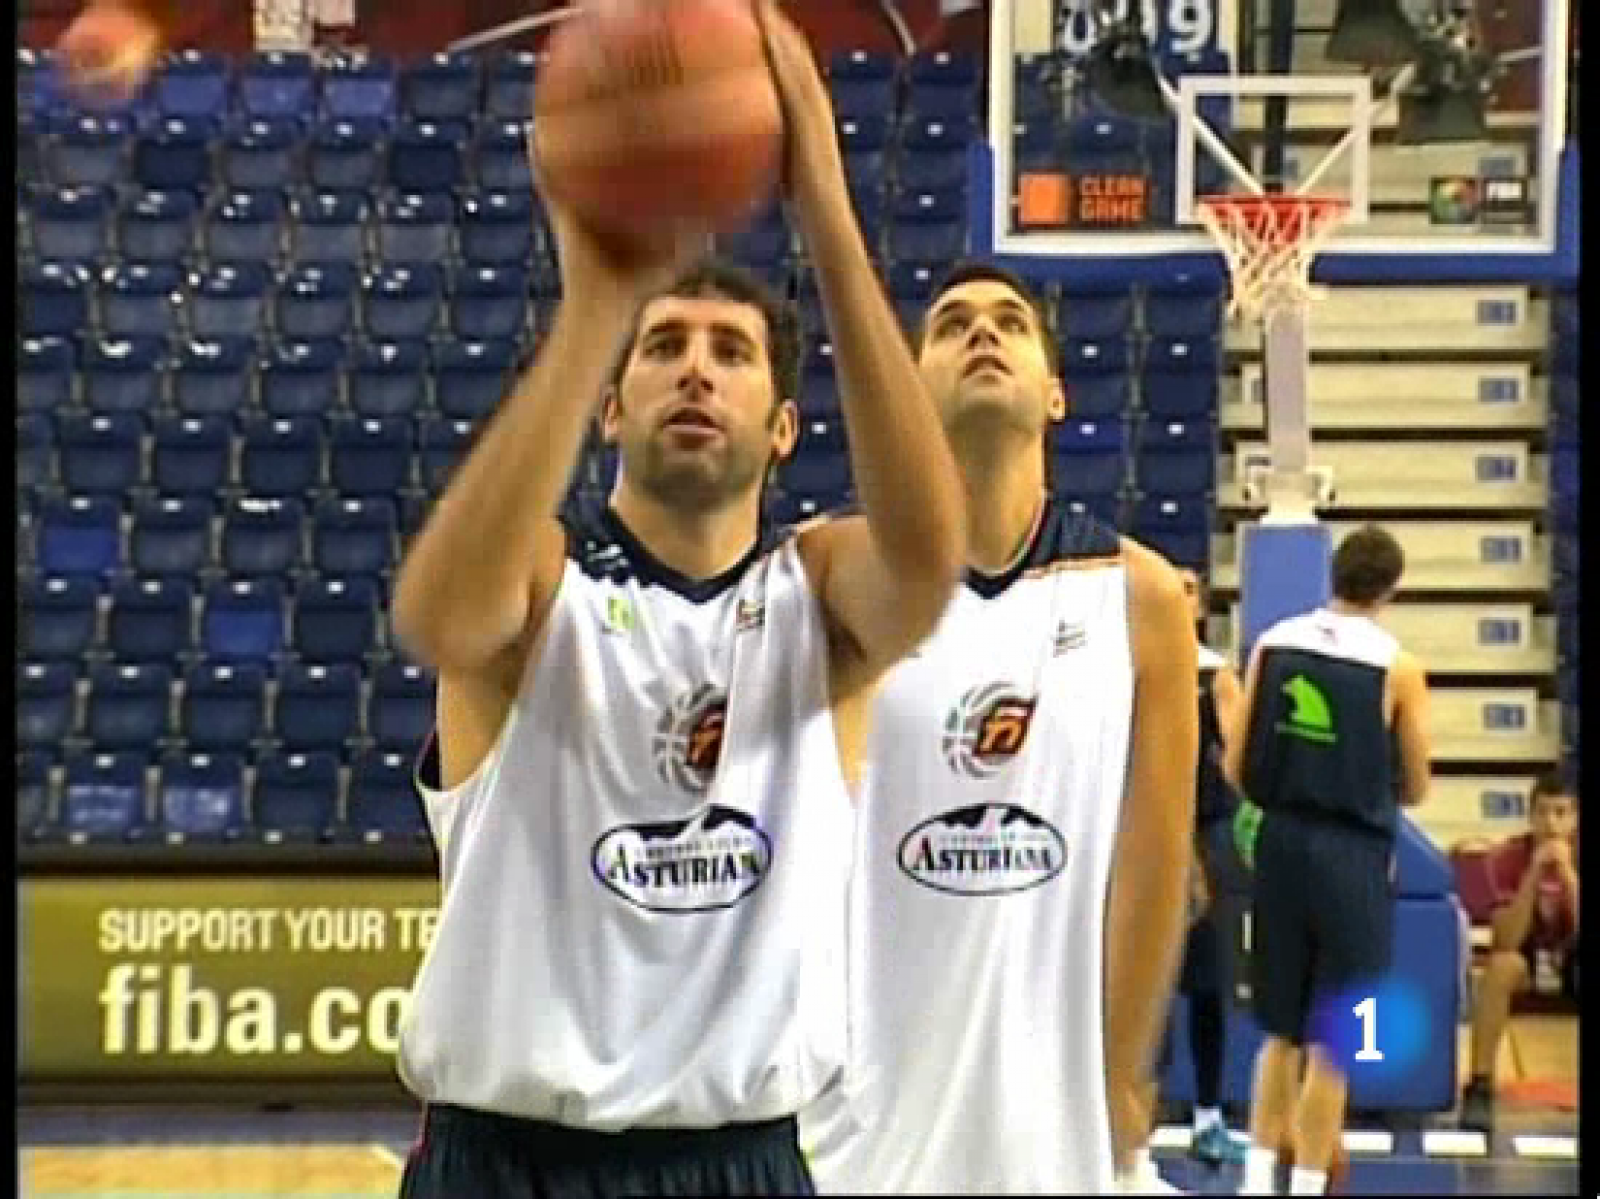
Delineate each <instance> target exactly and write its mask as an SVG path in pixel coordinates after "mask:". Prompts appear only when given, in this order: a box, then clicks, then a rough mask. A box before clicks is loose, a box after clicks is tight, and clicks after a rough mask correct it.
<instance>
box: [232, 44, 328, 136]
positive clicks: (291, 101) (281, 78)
mask: <svg viewBox="0 0 1600 1199" xmlns="http://www.w3.org/2000/svg"><path fill="white" fill-rule="evenodd" d="M316 78H317V77H316V67H315V65H314V63H313V62H312V59H311V56H310V55H309V54H298V53H293V52H285V51H278V50H273V51H267V52H265V53H261V54H256V55H253V56H252V57H251V58H249V59H248V60H246V61H245V63H244V64H243V65H242V66H241V67H240V68H239V75H238V88H237V95H238V104H239V109H240V111H241V112H243V113H244V114H245V115H246V116H250V117H258V118H265V119H268V120H271V119H274V118H285V119H292V120H297V121H304V120H306V119H308V118H309V117H310V116H311V114H312V112H313V111H314V110H315V108H316Z"/></svg>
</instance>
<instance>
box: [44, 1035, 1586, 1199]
mask: <svg viewBox="0 0 1600 1199" xmlns="http://www.w3.org/2000/svg"><path fill="white" fill-rule="evenodd" d="M1463 1048H1465V1047H1464V1046H1463ZM1577 1057H1578V1046H1577V1026H1576V1022H1575V1021H1574V1020H1573V1019H1572V1018H1571V1017H1533V1016H1524V1017H1519V1018H1518V1019H1517V1020H1516V1021H1515V1022H1514V1025H1513V1028H1512V1031H1511V1035H1510V1036H1509V1037H1508V1038H1507V1045H1506V1047H1505V1049H1504V1051H1503V1054H1502V1059H1501V1066H1500V1069H1501V1079H1502V1098H1501V1102H1500V1106H1499V1120H1498V1124H1497V1127H1496V1130H1495V1135H1494V1136H1493V1137H1492V1138H1491V1139H1490V1140H1489V1142H1488V1143H1487V1144H1484V1143H1483V1142H1481V1141H1479V1140H1478V1139H1477V1138H1475V1137H1473V1136H1471V1135H1468V1136H1467V1137H1465V1138H1461V1137H1459V1136H1452V1135H1451V1127H1452V1122H1451V1121H1450V1120H1448V1119H1441V1120H1437V1121H1432V1122H1430V1123H1429V1124H1428V1126H1426V1127H1423V1128H1420V1129H1418V1128H1403V1129H1398V1130H1394V1131H1387V1130H1378V1129H1373V1128H1364V1129H1358V1130H1355V1131H1353V1132H1351V1133H1348V1134H1347V1135H1346V1146H1347V1149H1348V1150H1349V1153H1350V1159H1351V1173H1350V1180H1349V1185H1348V1186H1347V1188H1346V1190H1345V1193H1347V1194H1367V1195H1405V1194H1412V1195H1417V1194H1421V1195H1552V1194H1577V1192H1578V1159H1577V1114H1576V1111H1575V1110H1572V1106H1571V1102H1570V1099H1569V1098H1568V1097H1567V1096H1563V1095H1562V1094H1561V1093H1562V1092H1563V1091H1566V1092H1568V1094H1569V1095H1570V1094H1572V1093H1575V1081H1576V1080H1575V1074H1576V1062H1577ZM415 1131H416V1116H415V1114H414V1113H412V1112H409V1111H395V1110H390V1111H384V1112H312V1111H296V1112H283V1113H273V1114H268V1113H259V1112H248V1113H241V1112H226V1111H201V1112H194V1111H132V1112H131V1111H125V1110H123V1111H98V1110H92V1109H74V1110H62V1109H51V1110H36V1111H25V1112H23V1113H21V1116H20V1125H19V1132H20V1144H21V1146H22V1187H21V1194H22V1195H24V1196H27V1197H28V1199H90V1197H91V1196H92V1197H94V1199H156V1197H157V1196H159V1197H160V1199H223V1197H227V1199H267V1197H268V1196H273V1197H275V1199H276V1197H288V1196H308V1197H310V1196H314V1197H317V1199H334V1197H335V1196H338V1197H341V1199H378V1197H380V1196H392V1195H394V1194H395V1189H396V1183H397V1180H398V1178H399V1174H400V1165H401V1161H402V1160H403V1158H404V1155H405V1153H406V1150H407V1148H408V1147H409V1145H410V1143H411V1140H412V1138H413V1136H414V1134H415ZM1187 1134H1188V1130H1187V1129H1186V1128H1180V1127H1171V1126H1164V1127H1163V1128H1161V1129H1159V1130H1158V1132H1157V1135H1156V1137H1155V1144H1154V1148H1155V1154H1156V1158H1157V1160H1158V1161H1159V1162H1160V1163H1161V1168H1162V1172H1163V1173H1164V1174H1165V1175H1166V1177H1167V1179H1168V1181H1170V1182H1172V1183H1175V1184H1176V1185H1178V1186H1180V1187H1182V1188H1183V1189H1184V1190H1186V1191H1191V1192H1195V1193H1200V1194H1232V1193H1233V1192H1234V1191H1235V1190H1236V1189H1237V1187H1238V1183H1239V1174H1238V1171H1237V1170H1233V1169H1224V1170H1219V1171H1208V1170H1205V1169H1204V1168H1202V1167H1200V1166H1199V1165H1197V1164H1196V1163H1194V1162H1192V1161H1190V1160H1189V1159H1188V1157H1187V1156H1186V1154H1185V1153H1184V1148H1185V1146H1186V1144H1187Z"/></svg>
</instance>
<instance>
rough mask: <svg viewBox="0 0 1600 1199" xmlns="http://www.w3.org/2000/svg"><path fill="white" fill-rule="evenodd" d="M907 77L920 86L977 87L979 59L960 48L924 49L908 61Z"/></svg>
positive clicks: (909, 80)
mask: <svg viewBox="0 0 1600 1199" xmlns="http://www.w3.org/2000/svg"><path fill="white" fill-rule="evenodd" d="M905 69H906V79H907V81H908V82H909V83H911V84H913V85H914V86H919V87H976V86H977V85H978V81H979V78H980V74H979V64H978V59H977V58H976V57H974V56H973V55H972V54H969V53H966V52H965V51H960V50H922V51H919V52H918V53H916V54H913V55H912V56H911V57H910V58H909V59H908V60H907V61H906V68H905Z"/></svg>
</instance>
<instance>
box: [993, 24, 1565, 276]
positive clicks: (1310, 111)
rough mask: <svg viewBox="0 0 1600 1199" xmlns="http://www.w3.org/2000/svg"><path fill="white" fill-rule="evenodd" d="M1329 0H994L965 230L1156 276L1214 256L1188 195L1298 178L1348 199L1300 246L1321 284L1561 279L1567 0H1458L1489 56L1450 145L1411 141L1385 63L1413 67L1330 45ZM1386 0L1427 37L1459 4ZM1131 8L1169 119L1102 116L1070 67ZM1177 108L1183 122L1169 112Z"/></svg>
mask: <svg viewBox="0 0 1600 1199" xmlns="http://www.w3.org/2000/svg"><path fill="white" fill-rule="evenodd" d="M1338 3H1339V0H993V2H992V3H991V6H990V10H991V23H992V28H991V36H990V64H989V65H990V112H989V129H988V137H987V142H986V144H985V145H983V146H981V147H979V148H978V149H977V150H976V151H975V152H974V154H975V161H974V183H975V187H976V189H977V195H975V197H974V199H975V200H976V203H975V204H974V205H973V211H974V221H975V228H974V230H973V234H974V246H975V247H976V248H978V249H979V250H982V251H986V252H989V253H992V254H993V255H995V256H996V257H999V258H1002V259H1011V258H1016V259H1018V264H1019V265H1026V266H1027V267H1028V269H1030V271H1031V272H1032V273H1034V274H1041V273H1043V274H1048V275H1050V276H1053V277H1057V278H1086V277H1094V276H1096V275H1105V276H1107V277H1117V278H1138V277H1140V276H1142V275H1144V274H1146V273H1148V272H1149V271H1151V270H1161V271H1163V272H1170V271H1171V270H1173V269H1175V264H1174V262H1173V260H1172V256H1174V255H1182V256H1188V255H1194V256H1195V257H1194V263H1193V266H1194V268H1195V269H1196V270H1198V271H1211V272H1214V271H1218V270H1219V269H1220V259H1219V258H1218V256H1217V255H1216V253H1215V248H1214V245H1213V243H1212V242H1211V240H1210V238H1209V237H1208V236H1207V234H1206V232H1205V230H1204V229H1203V228H1202V227H1201V226H1200V225H1199V223H1198V221H1197V219H1196V214H1195V211H1194V209H1195V204H1194V201H1195V199H1196V197H1198V196H1201V195H1205V194H1214V193H1219V192H1239V191H1241V190H1246V189H1256V190H1259V189H1260V188H1261V187H1265V188H1266V189H1267V190H1269V191H1270V190H1279V189H1281V190H1284V191H1290V192H1293V191H1296V190H1299V189H1301V188H1302V187H1304V186H1305V185H1306V184H1307V183H1309V184H1310V187H1309V188H1307V190H1314V191H1316V192H1319V193H1324V194H1329V195H1333V196H1338V197H1342V198H1344V199H1347V200H1349V201H1350V202H1351V217H1350V219H1349V220H1347V221H1346V223H1345V224H1344V225H1343V227H1342V228H1341V229H1340V230H1339V232H1338V233H1337V234H1336V235H1335V236H1334V237H1333V239H1332V240H1331V241H1330V243H1329V244H1328V245H1327V246H1326V247H1324V249H1323V250H1322V252H1321V254H1320V256H1319V258H1318V259H1317V266H1316V268H1315V270H1314V277H1316V278H1317V279H1318V280H1319V281H1323V282H1358V281H1362V282H1383V281H1388V280H1395V281H1413V282H1421V281H1450V280H1461V281H1468V280H1484V281H1487V280H1502V279H1503V280H1522V281H1530V282H1531V281H1535V280H1540V279H1551V278H1568V277H1572V276H1573V275H1575V273H1576V269H1577V205H1578V180H1577V176H1578V170H1577V149H1576V139H1575V138H1573V139H1571V141H1570V142H1569V138H1568V132H1567V126H1568V120H1569V116H1570V115H1571V105H1570V104H1569V88H1568V83H1569V78H1570V77H1571V76H1572V73H1573V68H1574V64H1575V54H1576V52H1575V34H1574V30H1573V26H1572V22H1571V19H1570V18H1571V11H1570V0H1515V2H1514V3H1509V4H1506V3H1499V2H1496V0H1475V3H1476V11H1475V12H1473V13H1470V14H1464V15H1466V16H1467V18H1468V20H1469V21H1470V22H1471V24H1470V28H1471V29H1472V30H1473V32H1474V34H1475V36H1476V37H1477V38H1478V39H1479V43H1480V45H1481V46H1482V47H1483V49H1484V50H1485V51H1486V52H1487V53H1486V55H1485V57H1486V58H1488V57H1489V55H1492V57H1493V60H1494V61H1496V62H1497V64H1498V66H1497V69H1496V72H1495V75H1494V76H1493V78H1492V91H1491V93H1490V95H1489V97H1488V100H1487V103H1486V105H1485V108H1486V122H1485V124H1486V132H1485V135H1484V136H1482V137H1480V138H1479V139H1478V140H1474V141H1455V142H1436V141H1432V140H1427V139H1428V134H1427V133H1426V132H1424V131H1421V130H1420V129H1419V127H1418V126H1417V125H1416V124H1415V123H1414V122H1402V120H1401V119H1400V107H1401V105H1400V103H1399V99H1398V97H1399V94H1400V93H1401V92H1402V91H1403V90H1404V85H1405V84H1406V82H1407V77H1406V76H1404V75H1401V74H1400V73H1401V72H1402V71H1405V70H1407V69H1409V70H1411V72H1412V74H1411V76H1410V78H1412V79H1414V78H1416V70H1417V68H1416V67H1414V66H1413V67H1409V68H1408V67H1407V65H1406V64H1405V63H1396V64H1394V65H1390V66H1385V67H1382V68H1369V67H1362V66H1357V65H1354V64H1349V63H1343V62H1334V61H1330V58H1329V55H1328V42H1329V34H1330V32H1331V30H1332V29H1333V27H1334V24H1335V17H1336V11H1337V8H1338ZM1397 3H1398V5H1399V7H1400V8H1401V9H1402V10H1403V14H1404V16H1405V17H1406V18H1407V19H1408V20H1409V21H1410V23H1411V24H1412V26H1413V27H1414V28H1415V29H1417V30H1418V31H1424V32H1425V31H1427V30H1428V29H1430V28H1431V22H1432V20H1433V18H1434V16H1435V15H1436V13H1438V12H1440V11H1441V10H1451V11H1455V10H1458V9H1464V8H1466V7H1468V3H1467V0H1397ZM1130 9H1135V10H1136V11H1137V12H1138V13H1139V14H1140V15H1141V16H1142V22H1143V28H1144V30H1145V32H1146V34H1147V36H1149V37H1150V38H1151V41H1152V44H1153V48H1154V55H1153V57H1154V59H1155V61H1156V63H1157V64H1158V65H1159V67H1160V69H1161V75H1162V78H1163V80H1164V81H1165V84H1164V90H1165V91H1166V93H1167V100H1168V104H1167V107H1168V115H1167V118H1166V119H1164V120H1151V121H1143V122H1142V121H1135V120H1131V119H1128V118H1126V117H1120V116H1117V115H1115V114H1113V113H1112V112H1111V111H1110V110H1109V109H1108V108H1107V107H1105V105H1104V104H1103V103H1102V102H1101V101H1100V100H1099V99H1098V98H1097V97H1096V96H1095V95H1094V94H1093V93H1092V91H1091V89H1090V88H1089V86H1088V83H1087V79H1086V75H1087V69H1088V67H1089V64H1090V62H1091V57H1092V55H1093V52H1094V50H1095V47H1096V45H1097V44H1098V43H1100V42H1101V41H1102V39H1103V38H1104V36H1105V31H1106V28H1107V14H1109V17H1110V19H1111V20H1113V21H1114V20H1115V19H1118V18H1127V17H1129V16H1131V13H1130ZM1414 57H1415V56H1413V59H1414ZM1397 76H1398V77H1399V83H1400V85H1401V87H1399V88H1397V87H1395V86H1394V85H1395V83H1396V79H1397ZM1186 80H1187V82H1186ZM1185 111H1187V112H1188V113H1189V115H1190V117H1191V118H1198V120H1195V119H1188V120H1181V119H1180V117H1181V115H1182V114H1183V113H1184V112H1185ZM1201 125H1203V126H1204V128H1199V129H1197V126H1201ZM1207 129H1209V130H1211V131H1213V132H1214V133H1215V134H1216V135H1217V138H1220V140H1221V142H1222V145H1221V146H1220V147H1218V145H1217V138H1209V137H1207V136H1206V130H1207ZM1207 143H1209V144H1207ZM1219 150H1220V156H1219ZM1230 156H1231V158H1232V159H1233V162H1232V163H1230V162H1228V161H1227V159H1228V158H1229V157H1230ZM1178 269H1181V264H1179V266H1178Z"/></svg>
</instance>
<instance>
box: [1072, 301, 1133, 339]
mask: <svg viewBox="0 0 1600 1199" xmlns="http://www.w3.org/2000/svg"><path fill="white" fill-rule="evenodd" d="M1060 312H1061V325H1062V328H1063V329H1064V330H1065V332H1066V333H1067V334H1069V335H1070V336H1072V337H1081V338H1090V339H1103V338H1108V337H1118V338H1121V337H1126V336H1127V335H1128V334H1129V333H1130V332H1131V331H1132V329H1133V296H1132V295H1130V294H1129V293H1128V292H1127V291H1119V292H1103V291H1064V292H1063V293H1062V296H1061V309H1060Z"/></svg>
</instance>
